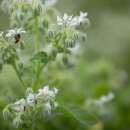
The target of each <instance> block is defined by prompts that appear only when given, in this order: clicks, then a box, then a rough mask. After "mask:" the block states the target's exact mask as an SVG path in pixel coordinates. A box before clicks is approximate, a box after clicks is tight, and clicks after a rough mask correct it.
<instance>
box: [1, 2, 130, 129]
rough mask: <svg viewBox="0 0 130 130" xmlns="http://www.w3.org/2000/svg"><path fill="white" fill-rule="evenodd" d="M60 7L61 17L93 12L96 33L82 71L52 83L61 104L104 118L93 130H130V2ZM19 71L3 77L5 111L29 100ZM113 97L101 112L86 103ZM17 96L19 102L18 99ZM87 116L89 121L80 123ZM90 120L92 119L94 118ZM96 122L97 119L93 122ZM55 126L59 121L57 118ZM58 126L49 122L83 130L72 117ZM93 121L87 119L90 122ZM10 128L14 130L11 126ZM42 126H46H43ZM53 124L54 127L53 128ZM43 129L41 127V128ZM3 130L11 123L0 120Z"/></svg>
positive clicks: (56, 73) (84, 52)
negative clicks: (56, 85)
mask: <svg viewBox="0 0 130 130" xmlns="http://www.w3.org/2000/svg"><path fill="white" fill-rule="evenodd" d="M56 7H57V8H58V9H59V10H60V12H61V13H64V12H66V13H68V14H74V15H77V14H78V13H79V12H80V11H87V12H88V14H89V15H88V17H89V19H90V27H89V28H88V29H87V28H84V30H85V31H86V32H87V35H88V39H87V42H86V44H83V45H82V46H81V50H80V51H81V54H80V56H79V57H78V58H77V59H76V65H75V67H74V68H73V69H72V68H70V69H69V70H66V69H62V70H58V69H55V70H52V73H51V74H52V75H53V76H52V77H53V78H54V79H56V80H60V81H61V82H60V83H59V85H60V87H61V88H59V89H60V93H61V94H60V95H59V98H60V99H59V101H61V102H62V101H64V102H70V104H71V103H73V104H74V105H75V106H77V108H78V106H82V107H83V108H84V109H85V110H87V111H88V113H89V114H90V115H91V114H92V115H93V116H95V117H97V118H98V121H96V122H95V123H92V124H91V125H89V127H88V128H84V129H86V130H87V129H88V130H129V129H130V81H129V76H130V25H129V24H130V1H129V0H59V2H58V4H57V5H56ZM8 27H9V19H8V15H7V14H5V13H4V12H2V11H0V30H5V29H7V28H8ZM18 86H19V81H18V79H17V77H16V76H15V73H14V72H13V70H12V69H11V68H10V67H9V66H6V67H4V70H3V72H2V73H1V74H0V88H1V89H0V97H1V98H0V102H1V103H0V104H1V106H0V109H1V110H0V111H2V109H3V107H4V105H5V104H6V103H9V102H11V101H14V99H19V98H20V97H22V96H23V91H22V90H19V87H18ZM110 91H113V92H114V93H115V98H114V100H113V101H112V102H111V103H109V105H108V106H107V107H106V108H104V110H102V111H101V112H99V111H98V112H96V111H95V110H91V108H87V106H86V105H85V102H86V100H87V99H90V98H98V97H100V96H101V95H103V94H106V93H108V92H110ZM12 95H13V96H12ZM79 111H80V112H74V114H78V115H79V116H78V115H77V116H78V117H77V118H79V120H84V118H85V119H86V116H87V114H86V115H85V114H84V113H83V111H82V110H80V109H79ZM81 113H83V114H84V117H80V116H81ZM90 115H89V116H90ZM93 119H94V120H95V118H93ZM54 120H55V118H54ZM54 120H53V123H50V122H49V121H48V122H44V124H45V125H44V128H45V129H48V130H52V129H53V130H72V129H73V130H83V128H82V126H80V125H81V124H80V123H79V124H77V123H76V122H75V121H73V119H71V116H70V115H69V114H68V115H67V114H65V115H63V116H62V117H61V118H58V119H57V120H55V121H54ZM87 121H88V120H87V119H86V120H85V122H87ZM7 124H8V125H7ZM41 124H42V121H41ZM48 124H51V125H49V126H48ZM40 126H41V125H40V124H39V127H40ZM40 128H41V129H42V128H43V127H40ZM0 129H1V130H5V129H6V130H8V129H13V128H10V126H9V123H7V121H4V120H3V117H2V112H1V115H0Z"/></svg>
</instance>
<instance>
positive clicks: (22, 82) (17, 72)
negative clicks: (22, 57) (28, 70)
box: [12, 60, 26, 87]
mask: <svg viewBox="0 0 130 130" xmlns="http://www.w3.org/2000/svg"><path fill="white" fill-rule="evenodd" d="M12 67H13V69H14V71H15V73H16V75H17V77H18V79H19V81H20V82H21V84H22V86H23V87H25V86H26V85H25V84H24V81H23V80H22V78H21V75H20V73H19V70H18V68H17V65H16V61H15V60H14V61H13V62H12Z"/></svg>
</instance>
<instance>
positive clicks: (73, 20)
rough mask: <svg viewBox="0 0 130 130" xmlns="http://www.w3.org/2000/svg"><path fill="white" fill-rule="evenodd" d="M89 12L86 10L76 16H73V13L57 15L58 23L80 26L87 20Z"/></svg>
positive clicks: (60, 24)
mask: <svg viewBox="0 0 130 130" xmlns="http://www.w3.org/2000/svg"><path fill="white" fill-rule="evenodd" d="M87 15H88V13H87V12H85V13H83V12H80V16H75V17H73V16H72V15H71V16H69V15H68V14H66V13H65V14H64V15H63V17H62V16H57V24H58V25H59V26H70V27H75V26H79V25H80V24H81V23H84V22H85V20H86V17H87Z"/></svg>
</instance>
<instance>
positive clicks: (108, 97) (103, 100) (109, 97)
mask: <svg viewBox="0 0 130 130" xmlns="http://www.w3.org/2000/svg"><path fill="white" fill-rule="evenodd" d="M113 98H114V94H113V93H108V94H107V95H103V96H101V97H100V98H99V99H98V100H95V104H97V105H98V106H103V105H104V104H105V103H108V102H110V101H111V100H112V99H113Z"/></svg>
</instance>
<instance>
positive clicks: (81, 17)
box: [78, 11, 88, 23]
mask: <svg viewBox="0 0 130 130" xmlns="http://www.w3.org/2000/svg"><path fill="white" fill-rule="evenodd" d="M87 15H88V13H87V12H85V13H84V12H82V11H81V12H80V16H79V18H78V22H79V23H83V22H84V21H85V19H86V17H87Z"/></svg>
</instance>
